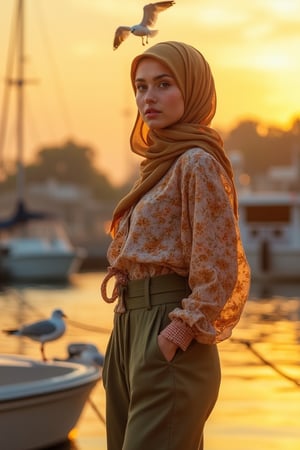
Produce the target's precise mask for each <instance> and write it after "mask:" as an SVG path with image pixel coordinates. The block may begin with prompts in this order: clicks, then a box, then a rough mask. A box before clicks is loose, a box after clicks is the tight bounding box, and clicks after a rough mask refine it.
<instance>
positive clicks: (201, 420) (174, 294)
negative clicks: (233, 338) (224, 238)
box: [103, 276, 221, 450]
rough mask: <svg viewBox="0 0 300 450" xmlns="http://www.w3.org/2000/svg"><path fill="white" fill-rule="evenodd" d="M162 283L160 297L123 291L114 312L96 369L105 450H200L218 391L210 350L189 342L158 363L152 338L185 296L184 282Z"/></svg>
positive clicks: (216, 361)
mask: <svg viewBox="0 0 300 450" xmlns="http://www.w3.org/2000/svg"><path fill="white" fill-rule="evenodd" d="M165 277H167V278H165V279H163V284H164V286H165V287H167V288H166V289H163V292H158V291H161V289H160V288H159V289H158V291H157V292H152V290H151V286H149V281H147V282H146V283H144V285H145V286H146V289H147V291H148V292H146V293H145V292H144V293H143V292H141V293H140V292H139V288H140V287H141V286H140V284H139V287H138V289H131V288H130V289H129V291H130V290H131V293H130V295H128V294H126V293H125V304H126V312H125V313H116V314H115V317H114V328H113V332H112V334H111V337H110V340H109V343H108V347H107V351H106V356H105V363H104V368H103V384H104V387H105V390H106V427H107V450H202V449H203V448H204V447H203V429H204V425H205V422H206V420H207V418H208V416H209V414H210V413H211V411H212V409H213V407H214V405H215V402H216V400H217V397H218V391H219V386H220V377H221V375H220V363H219V356H218V350H217V347H216V345H205V344H199V343H197V342H196V341H193V342H192V343H191V345H190V346H189V348H188V349H187V350H186V351H185V352H183V351H182V350H180V349H179V350H178V351H177V353H176V355H175V357H174V358H173V360H172V361H171V362H167V361H166V360H165V358H164V356H163V354H162V353H161V351H160V349H159V347H158V344H157V336H158V334H159V333H160V331H161V330H162V329H163V328H164V327H165V326H166V325H167V324H168V323H169V322H170V319H169V317H168V315H169V313H170V311H172V310H173V309H174V308H176V307H180V301H181V299H182V298H183V297H184V295H185V294H184V290H185V287H184V285H183V283H182V280H184V279H182V280H179V284H180V285H181V284H182V286H177V284H178V280H177V278H176V279H172V276H171V278H170V276H165ZM156 278H162V277H156ZM150 280H153V278H151V279H150ZM160 281H161V280H160ZM150 284H151V283H150ZM158 284H160V283H158ZM144 289H145V288H144V287H142V291H144ZM154 291H155V290H154ZM136 293H137V294H138V295H135V294H136ZM132 294H133V295H132ZM141 294H142V295H141Z"/></svg>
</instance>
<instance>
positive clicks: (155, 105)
mask: <svg viewBox="0 0 300 450" xmlns="http://www.w3.org/2000/svg"><path fill="white" fill-rule="evenodd" d="M135 87H136V96H135V98H136V104H137V107H138V109H139V112H140V114H141V116H142V119H143V120H144V122H145V123H146V124H147V125H148V127H149V128H152V129H161V128H166V127H169V126H171V125H173V124H174V123H176V122H178V121H179V120H180V119H181V117H182V115H183V113H184V101H183V97H182V94H181V91H180V90H179V87H178V85H177V83H176V81H175V78H174V77H173V75H172V73H171V71H170V69H168V67H167V66H165V65H164V64H162V63H160V62H159V61H157V60H156V59H153V58H150V57H149V58H145V59H142V60H141V62H140V63H139V64H138V67H137V70H136V74H135Z"/></svg>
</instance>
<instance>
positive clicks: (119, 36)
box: [114, 26, 130, 50]
mask: <svg viewBox="0 0 300 450" xmlns="http://www.w3.org/2000/svg"><path fill="white" fill-rule="evenodd" d="M129 34H130V27H125V26H121V27H118V28H117V29H116V32H115V37H114V50H116V49H117V48H118V47H119V45H120V44H122V42H123V41H124V40H125V39H126V38H127V37H128V36H129Z"/></svg>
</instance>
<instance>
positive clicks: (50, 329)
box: [3, 309, 66, 361]
mask: <svg viewBox="0 0 300 450" xmlns="http://www.w3.org/2000/svg"><path fill="white" fill-rule="evenodd" d="M64 317H66V315H65V314H64V313H63V311H62V310H61V309H55V310H54V311H53V312H52V315H51V317H50V319H48V320H40V321H38V322H34V323H32V324H28V325H23V326H22V327H21V328H19V329H13V330H3V332H4V333H6V334H8V335H13V336H25V337H28V338H30V339H32V340H34V341H38V342H40V343H41V353H42V358H43V361H47V359H46V356H45V351H44V345H45V343H46V342H50V341H54V340H56V339H58V338H59V337H61V336H62V335H63V334H64V332H65V331H66V325H65V322H64V320H63V319H64Z"/></svg>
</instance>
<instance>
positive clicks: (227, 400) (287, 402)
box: [0, 273, 300, 450]
mask: <svg viewBox="0 0 300 450" xmlns="http://www.w3.org/2000/svg"><path fill="white" fill-rule="evenodd" d="M102 277H103V274H101V273H100V274H95V273H93V274H79V275H76V276H74V277H73V278H72V280H71V283H70V284H68V285H66V286H42V285H39V286H37V285H35V286H23V287H22V286H10V287H6V288H5V289H4V290H3V291H1V293H0V307H1V320H0V325H1V329H5V328H11V327H16V326H18V325H20V324H22V323H29V322H32V321H35V320H40V319H44V318H46V317H48V316H49V315H50V314H51V312H52V310H53V309H55V308H61V309H63V311H64V312H65V314H66V315H67V316H68V318H69V323H68V322H67V331H66V333H65V335H64V336H63V337H62V338H60V339H59V340H57V341H55V342H52V343H48V344H46V347H45V349H46V355H47V357H48V358H54V357H55V358H56V357H58V358H64V357H66V356H67V354H66V348H67V345H68V344H69V343H71V342H91V343H93V344H95V345H97V346H98V348H99V350H100V351H102V352H103V353H104V352H105V348H106V345H107V341H108V337H109V330H110V329H111V325H112V317H113V306H112V305H107V304H106V303H104V302H103V301H101V299H100V290H99V286H100V283H101V279H102ZM72 321H73V322H74V323H72ZM93 327H94V328H97V327H100V328H101V330H100V331H99V330H97V329H96V330H95V329H93ZM299 345H300V284H285V285H279V284H278V285H276V284H275V285H274V284H272V285H271V286H266V285H264V286H261V285H255V284H253V286H252V292H251V297H250V300H249V301H248V304H247V306H246V309H245V311H244V314H243V317H242V319H241V321H240V323H239V325H238V327H237V328H236V330H235V333H234V337H233V339H230V340H228V341H226V342H224V343H221V344H220V345H219V351H220V357H221V363H222V371H223V378H222V386H221V392H220V396H219V401H218V403H217V406H216V408H215V410H214V412H213V414H212V416H211V417H210V419H209V422H208V424H207V427H206V446H205V450H253V449H254V448H255V449H257V450H286V449H288V450H299V448H300V427H299V416H300V385H299V384H297V381H298V380H299V382H300V358H299V356H300V352H299ZM0 353H20V354H24V355H28V356H30V357H34V358H40V350H39V344H38V343H36V342H32V341H30V340H28V339H25V338H22V339H19V338H17V337H14V336H6V335H4V334H0ZM91 398H92V401H93V403H95V404H96V405H97V408H98V410H99V411H100V413H102V414H104V409H105V396H104V391H103V386H102V383H101V382H100V383H98V385H97V386H96V388H95V389H94V391H93V392H92V395H91ZM56 449H57V450H67V449H69V450H71V449H72V450H105V427H104V425H103V423H102V422H101V420H100V419H99V416H98V415H97V414H96V412H95V411H94V410H93V409H92V408H91V406H90V405H89V404H87V405H86V407H85V409H84V411H83V414H82V416H81V419H80V421H79V423H78V424H77V427H76V429H75V430H74V432H73V433H72V439H71V441H70V443H69V444H68V445H65V446H60V447H57V448H56Z"/></svg>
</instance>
